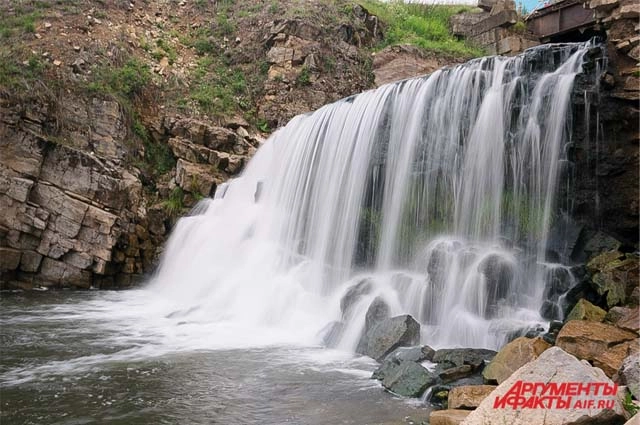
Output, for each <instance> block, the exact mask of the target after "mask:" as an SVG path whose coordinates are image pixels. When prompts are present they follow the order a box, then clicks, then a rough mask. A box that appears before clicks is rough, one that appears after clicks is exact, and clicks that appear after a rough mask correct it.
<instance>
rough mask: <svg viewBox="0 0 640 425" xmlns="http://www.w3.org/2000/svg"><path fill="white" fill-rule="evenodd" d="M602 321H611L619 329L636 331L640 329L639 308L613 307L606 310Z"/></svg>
mask: <svg viewBox="0 0 640 425" xmlns="http://www.w3.org/2000/svg"><path fill="white" fill-rule="evenodd" d="M604 321H605V322H608V323H612V324H614V325H616V326H617V327H619V328H621V329H624V330H627V331H631V332H636V333H637V332H638V331H640V309H638V308H629V307H613V308H612V309H611V310H609V311H608V312H607V315H606V316H605V318H604Z"/></svg>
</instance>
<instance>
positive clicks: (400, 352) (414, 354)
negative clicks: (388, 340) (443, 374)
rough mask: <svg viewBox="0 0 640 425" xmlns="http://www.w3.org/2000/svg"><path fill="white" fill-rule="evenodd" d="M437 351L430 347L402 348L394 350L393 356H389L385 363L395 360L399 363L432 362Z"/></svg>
mask: <svg viewBox="0 0 640 425" xmlns="http://www.w3.org/2000/svg"><path fill="white" fill-rule="evenodd" d="M434 354H435V351H434V350H433V348H431V347H429V346H428V345H417V346H415V347H400V348H396V349H395V350H393V352H392V353H391V354H389V355H388V356H387V357H386V358H385V361H387V360H393V361H396V362H397V363H400V362H404V361H410V362H417V363H420V362H424V361H431V360H432V359H433V355H434Z"/></svg>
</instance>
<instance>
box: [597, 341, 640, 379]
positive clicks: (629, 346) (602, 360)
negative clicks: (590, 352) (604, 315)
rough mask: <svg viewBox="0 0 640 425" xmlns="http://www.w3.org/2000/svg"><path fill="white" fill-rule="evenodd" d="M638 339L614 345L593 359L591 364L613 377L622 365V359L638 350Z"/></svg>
mask: <svg viewBox="0 0 640 425" xmlns="http://www.w3.org/2000/svg"><path fill="white" fill-rule="evenodd" d="M638 344H639V340H637V339H635V340H633V341H627V342H623V343H622V344H618V345H614V346H613V347H611V348H609V349H608V350H607V351H605V352H603V353H602V354H599V355H597V356H596V357H595V358H594V359H593V365H594V366H595V367H599V368H600V369H602V371H603V372H604V373H605V374H606V375H607V376H608V377H609V378H612V379H613V378H614V376H615V375H616V374H617V373H618V371H619V370H620V368H621V367H622V363H623V362H624V360H625V359H626V358H627V357H629V356H630V355H632V354H637V353H638V352H639V351H640V346H639V345H638Z"/></svg>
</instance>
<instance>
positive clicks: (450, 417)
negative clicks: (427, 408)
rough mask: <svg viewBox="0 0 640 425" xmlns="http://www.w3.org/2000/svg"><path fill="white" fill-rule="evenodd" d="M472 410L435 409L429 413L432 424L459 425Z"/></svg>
mask: <svg viewBox="0 0 640 425" xmlns="http://www.w3.org/2000/svg"><path fill="white" fill-rule="evenodd" d="M469 413H471V411H469V410H461V409H447V410H435V411H433V412H431V414H430V415H429V424H430V425H459V424H461V423H462V422H463V421H464V420H465V418H466V417H467V416H469Z"/></svg>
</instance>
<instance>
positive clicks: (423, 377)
mask: <svg viewBox="0 0 640 425" xmlns="http://www.w3.org/2000/svg"><path fill="white" fill-rule="evenodd" d="M437 382H438V376H437V375H436V374H434V373H432V372H430V371H429V370H427V369H426V368H425V367H423V366H421V365H420V364H419V363H415V362H411V361H405V362H401V363H400V364H399V365H398V366H397V367H395V368H393V369H392V370H390V371H388V373H386V374H385V376H384V378H383V379H382V386H383V387H385V388H386V389H387V390H389V391H391V392H393V393H395V394H398V395H402V396H405V397H419V396H420V395H422V393H424V392H425V391H426V389H427V388H429V387H430V386H432V385H435V384H436V383H437Z"/></svg>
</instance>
